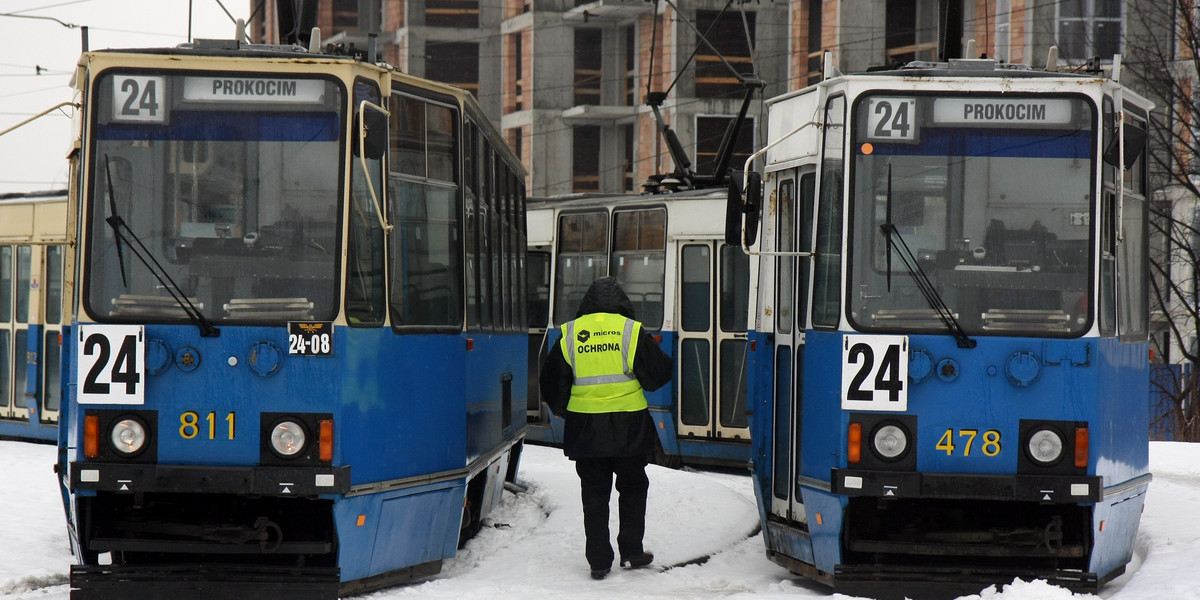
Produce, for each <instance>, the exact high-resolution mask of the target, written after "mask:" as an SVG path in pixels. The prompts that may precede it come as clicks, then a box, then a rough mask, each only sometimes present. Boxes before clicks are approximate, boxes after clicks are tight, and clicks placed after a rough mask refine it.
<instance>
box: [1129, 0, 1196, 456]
mask: <svg viewBox="0 0 1200 600" xmlns="http://www.w3.org/2000/svg"><path fill="white" fill-rule="evenodd" d="M1125 8H1126V11H1125V14H1126V15H1127V18H1126V23H1125V49H1124V53H1125V61H1124V73H1123V79H1124V82H1125V83H1127V84H1128V85H1130V86H1131V87H1133V88H1134V89H1135V90H1137V91H1139V92H1140V93H1142V94H1143V95H1145V96H1147V97H1149V98H1151V99H1153V100H1154V102H1155V105H1156V107H1155V110H1154V111H1153V112H1152V113H1151V123H1150V148H1151V152H1150V154H1149V158H1150V165H1149V168H1150V177H1151V186H1152V187H1151V189H1153V190H1156V192H1155V193H1154V195H1153V197H1152V198H1153V199H1152V202H1151V236H1152V240H1151V248H1150V260H1151V269H1152V276H1151V279H1150V282H1151V283H1150V285H1151V310H1152V312H1153V315H1152V316H1153V323H1154V329H1155V333H1153V334H1152V338H1151V344H1152V347H1153V348H1154V352H1155V356H1156V357H1157V358H1158V359H1159V360H1158V361H1156V362H1160V363H1169V364H1173V365H1176V366H1174V367H1173V368H1170V367H1167V366H1162V367H1157V369H1156V372H1155V374H1154V375H1155V376H1154V377H1153V378H1152V386H1153V387H1152V392H1153V393H1155V395H1157V396H1158V398H1159V399H1160V400H1161V401H1162V402H1163V403H1164V404H1165V406H1163V407H1161V408H1160V409H1159V410H1157V411H1156V413H1157V418H1158V419H1159V422H1158V423H1152V428H1154V426H1155V425H1157V426H1158V428H1159V431H1170V432H1171V433H1172V434H1173V435H1172V437H1173V438H1174V439H1177V440H1187V441H1200V412H1198V410H1197V409H1198V408H1200V402H1198V400H1200V380H1198V377H1200V368H1198V367H1200V347H1198V346H1200V344H1197V341H1196V324H1197V323H1198V322H1200V285H1198V283H1200V282H1198V279H1200V135H1198V134H1200V104H1198V103H1197V102H1198V100H1200V95H1198V94H1197V91H1198V89H1197V78H1196V74H1197V73H1198V72H1200V29H1198V25H1200V23H1198V22H1197V19H1198V15H1197V9H1196V8H1195V7H1194V6H1193V4H1192V0H1128V1H1127V2H1126V7H1125ZM1152 418H1155V417H1154V415H1152Z"/></svg>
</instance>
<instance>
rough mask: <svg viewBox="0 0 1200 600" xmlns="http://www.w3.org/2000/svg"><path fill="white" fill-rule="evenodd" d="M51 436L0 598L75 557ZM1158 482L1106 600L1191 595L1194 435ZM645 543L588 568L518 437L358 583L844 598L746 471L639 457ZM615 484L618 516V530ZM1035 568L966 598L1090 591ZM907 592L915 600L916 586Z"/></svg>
mask: <svg viewBox="0 0 1200 600" xmlns="http://www.w3.org/2000/svg"><path fill="white" fill-rule="evenodd" d="M54 456H55V449H54V447H53V446H48V445H38V444H25V443H20V442H3V441H0V532H3V533H2V534H0V600H16V599H22V600H28V599H35V598H36V599H40V600H67V598H69V594H70V592H69V589H68V586H67V574H68V572H69V569H70V566H69V565H70V564H71V563H72V562H73V557H72V556H71V553H70V549H69V546H68V543H67V536H66V527H65V525H64V521H63V510H62V503H61V500H60V496H59V492H58V487H57V485H56V481H55V477H56V475H55V474H54V472H53V464H54ZM1150 466H1151V469H1152V470H1153V471H1154V482H1153V483H1152V484H1151V485H1150V492H1149V495H1148V496H1147V499H1146V508H1145V513H1144V514H1143V517H1142V524H1141V530H1140V532H1139V533H1138V540H1137V548H1136V550H1135V556H1134V561H1133V562H1132V563H1131V564H1130V565H1129V568H1128V572H1127V573H1126V574H1125V575H1124V576H1122V577H1120V578H1118V579H1117V580H1116V581H1114V582H1112V583H1110V584H1109V585H1107V586H1105V587H1104V588H1103V589H1101V590H1100V593H1099V597H1100V598H1103V599H1106V600H1142V599H1155V600H1158V599H1164V598H1169V599H1171V600H1179V599H1189V598H1196V599H1200V570H1197V569H1196V568H1195V567H1194V564H1195V562H1196V557H1197V555H1198V553H1200V511H1196V510H1194V502H1195V499H1194V498H1195V497H1194V496H1193V495H1192V494H1195V493H1197V492H1198V491H1200V444H1184V443H1174V442H1153V443H1151V445H1150ZM648 474H649V476H650V498H649V506H648V508H647V525H646V548H647V550H650V551H651V552H653V553H654V555H655V562H654V564H653V565H652V567H653V568H646V569H636V570H627V569H620V568H615V569H613V572H612V574H610V575H609V576H608V577H607V578H606V579H604V580H602V581H593V580H592V579H591V578H590V577H589V571H588V566H587V562H586V561H585V560H584V558H583V516H582V511H581V508H580V501H579V482H578V479H577V478H576V475H575V470H574V468H573V465H572V463H571V462H570V461H568V460H566V459H565V458H564V457H563V456H562V453H561V452H560V451H558V450H556V449H552V448H544V447H538V446H527V447H526V449H525V455H524V457H523V458H522V461H521V470H520V473H519V476H518V483H520V484H521V485H522V486H525V487H526V488H527V491H525V492H522V493H519V494H513V493H508V492H506V493H505V494H504V501H503V503H502V504H501V505H500V506H499V507H498V508H497V509H496V510H495V511H494V512H493V513H492V515H491V516H490V517H489V518H488V519H487V520H486V522H485V527H484V528H483V530H482V531H481V532H480V533H479V535H478V536H476V537H475V539H473V540H471V541H470V542H469V543H468V544H467V546H466V547H465V548H464V549H463V550H460V551H459V553H458V556H456V557H455V558H453V559H450V560H447V561H446V562H445V563H444V565H443V567H442V573H441V574H440V575H438V576H437V577H435V578H434V579H432V580H430V581H426V582H423V583H419V584H412V585H408V586H401V587H396V588H390V589H387V590H383V591H379V592H375V593H373V594H369V595H366V596H363V598H370V599H371V600H393V599H407V598H434V599H436V598H455V599H460V598H463V599H469V598H479V599H483V598H487V599H493V598H511V599H521V600H538V599H551V598H553V599H555V600H557V599H558V598H572V599H573V600H602V599H604V600H607V599H609V598H613V597H620V598H631V599H636V598H656V599H658V598H663V599H684V598H729V599H749V598H755V599H768V600H770V599H783V598H787V599H791V600H795V599H803V598H827V599H830V600H850V598H851V597H850V596H846V595H843V594H833V593H830V591H829V590H828V589H827V588H825V587H822V586H820V585H817V584H814V583H812V582H810V581H808V580H805V579H803V578H801V577H798V576H796V575H792V574H790V573H788V572H787V570H785V569H783V568H782V567H779V566H777V565H775V564H774V563H772V562H770V561H769V560H767V558H766V556H765V555H764V551H763V542H762V537H761V534H759V533H758V513H757V510H756V508H755V505H754V495H753V491H752V490H751V484H750V478H749V477H748V476H746V475H740V474H736V473H727V472H713V471H696V470H690V469H687V470H682V471H672V470H669V469H663V468H660V467H656V466H650V467H648ZM615 497H616V492H615V491H614V503H613V508H614V510H613V511H612V512H613V518H614V522H613V527H612V530H613V532H614V535H615V531H616V521H615V519H616V510H615V507H616V503H615ZM1095 598H1096V596H1094V595H1091V594H1072V593H1070V592H1068V591H1066V590H1064V589H1062V588H1057V587H1054V586H1051V585H1049V584H1047V583H1046V582H1044V581H1020V580H1016V581H1014V582H1012V583H1011V584H1008V585H1005V586H1000V587H999V588H995V587H993V588H988V589H986V590H983V592H981V593H980V594H978V595H971V596H964V597H963V598H962V599H961V600H1087V599H1095ZM914 600H920V599H919V598H914Z"/></svg>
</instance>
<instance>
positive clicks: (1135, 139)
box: [1104, 123, 1148, 168]
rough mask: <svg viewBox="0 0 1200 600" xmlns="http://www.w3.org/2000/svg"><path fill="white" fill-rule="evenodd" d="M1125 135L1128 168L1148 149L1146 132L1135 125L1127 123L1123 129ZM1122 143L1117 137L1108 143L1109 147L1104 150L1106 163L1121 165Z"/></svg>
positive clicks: (1126, 164)
mask: <svg viewBox="0 0 1200 600" xmlns="http://www.w3.org/2000/svg"><path fill="white" fill-rule="evenodd" d="M1123 131H1124V134H1125V166H1126V168H1128V167H1129V166H1130V165H1132V164H1133V163H1134V162H1136V161H1137V159H1138V157H1139V156H1141V154H1142V151H1143V150H1145V149H1146V138H1147V137H1148V136H1147V134H1146V130H1145V129H1143V128H1141V127H1139V126H1138V125H1136V124H1134V123H1126V124H1125V127H1124V128H1123ZM1120 148H1121V146H1120V141H1119V140H1118V139H1117V137H1116V136H1113V137H1112V139H1111V140H1109V142H1108V147H1107V148H1105V149H1104V162H1106V163H1108V164H1110V165H1112V166H1114V167H1115V166H1118V165H1119V164H1120V163H1119V162H1118V160H1117V158H1118V157H1117V153H1118V152H1120Z"/></svg>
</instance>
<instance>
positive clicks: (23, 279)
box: [13, 244, 36, 324]
mask: <svg viewBox="0 0 1200 600" xmlns="http://www.w3.org/2000/svg"><path fill="white" fill-rule="evenodd" d="M16 256H17V270H16V278H15V279H14V284H15V285H14V291H15V292H16V302H15V304H14V305H13V321H14V322H16V323H21V324H28V323H30V322H31V321H32V320H33V318H34V317H35V316H36V315H34V314H32V313H33V309H34V305H33V290H32V289H31V288H30V283H31V282H32V281H33V246H30V245H28V244H21V245H20V246H17V255H16Z"/></svg>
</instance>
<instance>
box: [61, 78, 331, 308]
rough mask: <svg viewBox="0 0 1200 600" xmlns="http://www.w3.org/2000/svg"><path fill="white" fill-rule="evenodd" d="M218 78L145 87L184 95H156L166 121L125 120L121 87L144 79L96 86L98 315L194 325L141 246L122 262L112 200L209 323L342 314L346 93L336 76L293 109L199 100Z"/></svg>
mask: <svg viewBox="0 0 1200 600" xmlns="http://www.w3.org/2000/svg"><path fill="white" fill-rule="evenodd" d="M208 78H210V75H201V74H197V73H187V74H184V73H177V74H169V75H168V74H164V75H161V76H155V77H150V78H148V79H145V81H147V82H151V81H153V82H156V83H158V84H159V86H156V87H155V89H158V90H174V91H173V92H171V93H164V94H163V95H162V97H161V98H158V100H159V101H161V102H162V106H163V108H164V109H167V110H166V111H164V112H162V113H161V114H162V115H169V117H164V118H162V119H159V121H158V122H151V121H146V120H137V119H134V120H130V119H125V118H123V117H122V114H123V113H122V102H121V96H120V94H112V93H111V91H112V89H113V87H114V86H122V85H130V86H131V87H132V86H133V84H136V83H138V81H139V80H142V79H143V78H141V76H140V75H139V76H133V75H129V74H123V73H119V72H115V71H106V73H105V74H103V75H101V76H100V77H98V78H97V80H96V82H97V83H96V85H97V90H96V93H95V94H94V96H95V97H96V98H97V106H96V110H95V111H94V112H93V113H91V114H92V115H93V116H94V122H93V123H91V126H92V127H93V133H94V134H95V147H94V149H93V150H94V151H93V152H92V154H91V156H92V157H93V158H94V160H95V162H94V163H92V164H89V165H87V168H89V169H91V172H93V173H94V176H93V177H91V178H90V181H91V182H92V187H91V188H90V189H89V190H86V191H85V192H84V193H85V194H87V195H88V204H87V205H88V206H89V207H90V210H91V212H90V213H89V214H88V215H84V217H85V218H86V221H85V223H84V226H85V227H87V228H88V232H89V235H88V240H89V247H88V248H86V249H84V250H85V252H86V256H85V257H84V260H85V262H84V264H83V265H82V269H83V271H82V273H83V274H84V275H85V277H86V279H85V280H84V281H83V282H81V289H82V290H83V293H84V294H85V295H84V302H85V306H86V310H87V312H88V313H89V314H90V315H91V317H93V318H95V319H97V320H112V321H126V322H130V321H137V322H143V321H146V320H150V321H152V322H161V321H166V322H186V318H187V317H186V316H185V312H184V311H183V310H181V309H180V308H179V305H178V303H177V302H176V301H175V300H174V299H172V298H171V296H170V295H169V294H167V293H166V290H164V289H163V288H162V287H161V284H160V282H159V279H157V278H156V277H154V276H153V274H152V272H151V271H150V269H148V268H145V267H144V266H143V265H142V264H141V263H140V261H138V260H137V259H136V258H134V255H133V254H132V253H131V252H129V251H128V250H126V251H125V252H123V255H124V261H125V264H124V265H119V264H118V262H117V261H118V246H117V244H116V241H115V239H114V238H113V235H112V228H111V227H109V225H108V224H107V223H106V222H105V219H106V218H108V217H109V216H112V215H111V213H112V212H113V211H112V208H111V206H112V205H111V204H110V202H109V200H110V199H111V200H113V201H115V204H116V213H117V216H119V217H121V219H122V220H123V221H124V222H125V223H126V224H128V225H129V226H130V228H131V229H132V230H134V231H135V232H136V234H137V236H138V237H139V238H140V239H141V241H142V242H143V243H144V245H145V248H146V251H147V252H148V253H149V254H150V256H149V257H146V258H147V260H149V258H153V259H154V260H156V261H157V262H159V263H161V266H162V268H163V269H164V270H165V271H166V272H167V274H168V275H169V276H170V277H171V279H173V280H174V281H175V282H177V283H178V284H179V285H180V286H181V288H182V290H181V291H182V292H183V294H184V295H186V296H187V297H188V298H189V299H190V301H191V302H192V303H193V305H194V306H196V308H197V309H198V310H200V311H201V312H202V313H203V314H204V315H205V316H206V317H207V318H208V319H210V320H212V321H214V322H216V323H220V322H223V321H227V320H241V321H257V322H263V321H277V322H283V321H286V320H288V319H297V320H307V319H320V320H328V319H332V318H334V317H335V315H336V310H337V306H338V305H339V304H340V301H339V298H338V296H337V293H338V290H339V289H340V287H339V286H337V285H336V283H335V279H334V276H335V274H336V272H337V270H338V268H339V265H340V262H339V261H337V260H336V257H338V256H341V250H340V249H339V248H338V245H337V244H338V243H339V241H340V239H341V238H340V236H338V235H337V230H338V227H339V225H340V224H341V218H340V215H339V213H338V210H339V209H340V208H342V207H341V205H340V203H337V202H332V201H331V199H332V198H339V197H340V193H339V192H340V191H341V186H342V181H343V179H342V178H341V177H338V170H339V164H340V163H339V161H338V159H337V157H338V154H337V152H338V149H339V148H341V143H340V141H339V140H340V139H341V136H339V131H341V130H342V126H343V125H344V123H345V115H344V114H342V113H341V112H339V111H341V110H342V107H343V106H344V105H345V104H348V103H347V102H346V96H345V92H344V91H343V87H342V86H341V85H340V84H338V83H336V82H335V81H334V80H333V78H322V79H317V78H299V77H298V78H295V79H293V80H291V81H292V82H294V83H295V84H296V85H297V88H296V90H297V95H296V96H295V97H294V98H293V99H292V101H288V102H277V103H275V102H272V103H267V102H249V101H246V100H244V99H241V98H237V99H234V98H229V99H220V100H216V99H212V98H207V97H205V98H201V97H198V96H197V95H196V94H195V93H193V92H196V91H197V90H202V89H204V86H203V85H200V86H197V85H195V84H196V83H202V82H204V81H206V80H207V79H208ZM162 86H165V87H162ZM118 89H123V88H120V87H118ZM105 90H107V91H108V92H109V93H105ZM186 90H191V91H190V92H189V91H186ZM146 93H150V88H147V90H146ZM130 97H132V96H130ZM126 248H128V246H126ZM122 271H124V275H125V277H122Z"/></svg>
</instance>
